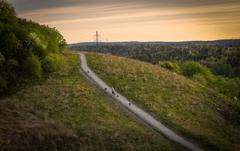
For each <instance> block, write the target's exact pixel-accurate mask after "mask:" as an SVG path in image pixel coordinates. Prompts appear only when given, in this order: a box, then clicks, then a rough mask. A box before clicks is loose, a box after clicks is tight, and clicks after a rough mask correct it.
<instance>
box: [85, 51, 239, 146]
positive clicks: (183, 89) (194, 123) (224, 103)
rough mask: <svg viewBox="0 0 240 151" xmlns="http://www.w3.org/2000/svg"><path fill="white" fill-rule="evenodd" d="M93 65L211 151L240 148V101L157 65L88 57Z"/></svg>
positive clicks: (109, 80) (129, 95)
mask: <svg viewBox="0 0 240 151" xmlns="http://www.w3.org/2000/svg"><path fill="white" fill-rule="evenodd" d="M87 57H88V64H89V66H90V67H91V68H92V69H93V70H94V71H95V72H96V73H97V74H98V75H99V76H100V77H101V78H102V79H103V80H104V81H106V82H107V83H108V84H109V85H112V86H114V88H115V89H116V90H117V91H119V92H120V93H122V94H123V95H125V96H126V97H127V98H128V99H130V100H132V101H134V102H135V103H136V104H137V105H139V106H140V107H142V108H143V109H145V110H147V111H148V112H150V113H152V114H153V116H155V117H156V118H158V119H160V120H162V121H163V122H164V123H166V124H167V125H169V126H170V127H172V128H173V129H175V130H176V131H177V132H179V133H182V134H183V135H185V136H187V137H188V138H190V139H192V140H194V141H195V142H197V143H200V144H201V145H203V146H205V148H207V149H209V150H237V149H238V148H239V147H240V146H239V143H238V140H239V139H240V126H239V123H240V122H239V118H240V115H239V111H240V103H239V102H237V101H234V100H230V99H229V98H227V97H226V96H223V95H220V94H218V93H217V92H215V91H213V90H211V89H209V88H207V87H204V86H202V85H200V84H199V83H197V82H194V81H192V80H189V79H187V78H184V77H182V76H179V75H176V74H174V73H172V72H169V71H167V70H165V69H162V68H160V67H158V66H154V65H151V64H148V63H143V62H140V61H135V60H131V59H126V58H122V57H116V56H111V55H103V54H94V53H87Z"/></svg>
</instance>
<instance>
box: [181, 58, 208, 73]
mask: <svg viewBox="0 0 240 151" xmlns="http://www.w3.org/2000/svg"><path fill="white" fill-rule="evenodd" d="M182 73H183V75H185V76H187V77H193V76H194V75H196V74H202V75H211V74H212V73H211V71H210V70H209V69H208V68H207V67H205V66H203V65H201V64H200V63H198V62H194V61H186V62H184V63H183V64H182Z"/></svg>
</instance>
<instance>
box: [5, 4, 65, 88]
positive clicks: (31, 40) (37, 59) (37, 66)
mask: <svg viewBox="0 0 240 151" xmlns="http://www.w3.org/2000/svg"><path fill="white" fill-rule="evenodd" d="M66 46H67V45H66V42H65V40H64V38H63V36H62V35H61V34H60V33H59V32H58V31H57V30H56V29H55V28H50V27H48V26H45V25H39V24H38V23H34V22H32V21H27V20H25V19H20V18H17V17H16V13H15V10H14V8H13V7H12V6H11V5H10V4H9V3H8V2H7V1H5V0H0V67H1V68H0V77H1V84H0V90H3V89H5V90H7V89H9V88H13V87H16V86H18V85H20V84H21V82H22V81H27V80H29V79H31V80H34V79H35V80H37V79H40V78H41V77H42V75H43V74H44V72H42V66H43V62H44V60H47V59H45V58H46V57H47V56H48V55H49V54H53V53H55V54H61V53H63V52H64V50H65V49H66ZM43 71H46V70H43Z"/></svg>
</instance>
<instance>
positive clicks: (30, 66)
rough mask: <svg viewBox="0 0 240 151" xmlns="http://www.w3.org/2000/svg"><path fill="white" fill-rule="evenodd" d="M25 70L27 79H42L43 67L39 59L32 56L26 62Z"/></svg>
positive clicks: (24, 63)
mask: <svg viewBox="0 0 240 151" xmlns="http://www.w3.org/2000/svg"><path fill="white" fill-rule="evenodd" d="M23 70H24V74H25V77H26V78H29V79H40V78H41V75H42V67H41V63H40V61H39V59H38V57H36V56H31V57H28V58H27V59H26V60H24V61H23Z"/></svg>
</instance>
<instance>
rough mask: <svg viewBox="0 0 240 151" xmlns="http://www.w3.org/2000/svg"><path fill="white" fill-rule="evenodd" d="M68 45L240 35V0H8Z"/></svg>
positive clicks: (233, 36) (232, 36) (234, 36)
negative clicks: (96, 35) (98, 37)
mask: <svg viewBox="0 0 240 151" xmlns="http://www.w3.org/2000/svg"><path fill="white" fill-rule="evenodd" d="M9 2H10V3H12V4H13V6H14V7H15V8H16V10H17V14H18V16H19V17H22V18H26V19H31V20H33V21H36V22H39V23H41V24H48V25H49V26H50V27H56V28H57V29H58V30H59V31H60V32H61V33H62V34H63V35H64V37H65V38H66V40H67V42H68V43H76V42H86V41H90V42H91V41H94V33H95V31H96V30H98V31H99V32H100V34H101V41H188V40H214V39H229V38H240V0H201V1H199V0H168V1H165V0H9Z"/></svg>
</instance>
